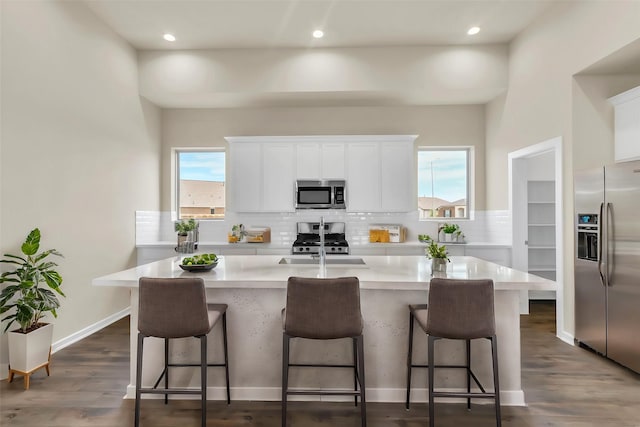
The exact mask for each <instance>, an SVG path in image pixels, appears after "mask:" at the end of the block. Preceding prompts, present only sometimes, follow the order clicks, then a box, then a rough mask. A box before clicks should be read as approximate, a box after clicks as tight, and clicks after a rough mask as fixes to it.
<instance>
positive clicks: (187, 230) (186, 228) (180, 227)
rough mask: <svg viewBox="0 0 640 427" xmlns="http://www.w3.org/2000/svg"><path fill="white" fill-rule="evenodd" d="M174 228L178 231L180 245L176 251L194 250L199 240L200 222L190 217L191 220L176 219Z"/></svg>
mask: <svg viewBox="0 0 640 427" xmlns="http://www.w3.org/2000/svg"><path fill="white" fill-rule="evenodd" d="M174 230H175V231H176V232H177V233H178V247H177V248H176V251H178V252H188V253H191V252H193V248H194V247H196V248H197V246H195V244H196V243H197V241H198V236H197V233H198V223H197V222H196V220H195V219H193V218H190V219H189V220H187V221H185V220H180V221H176V223H175V224H174ZM188 243H191V248H190V250H189V248H188V246H189V245H188Z"/></svg>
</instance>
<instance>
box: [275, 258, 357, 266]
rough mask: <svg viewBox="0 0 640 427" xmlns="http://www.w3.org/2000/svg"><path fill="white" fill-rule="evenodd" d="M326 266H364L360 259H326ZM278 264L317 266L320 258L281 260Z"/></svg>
mask: <svg viewBox="0 0 640 427" xmlns="http://www.w3.org/2000/svg"><path fill="white" fill-rule="evenodd" d="M325 263H326V265H365V262H364V260H363V259H362V258H326V259H325ZM278 264H290V265H319V264H320V258H281V259H280V261H279V262H278Z"/></svg>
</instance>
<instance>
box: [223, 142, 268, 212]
mask: <svg viewBox="0 0 640 427" xmlns="http://www.w3.org/2000/svg"><path fill="white" fill-rule="evenodd" d="M261 145H262V144H259V143H257V142H248V143H242V144H231V146H230V149H229V150H230V159H229V169H230V171H229V173H230V176H231V182H230V183H229V191H228V192H227V194H228V195H230V196H231V197H230V198H231V204H230V206H229V210H230V211H233V212H259V211H260V210H261V209H262V185H260V183H261V182H262V150H261Z"/></svg>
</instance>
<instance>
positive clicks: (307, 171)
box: [296, 143, 323, 179]
mask: <svg viewBox="0 0 640 427" xmlns="http://www.w3.org/2000/svg"><path fill="white" fill-rule="evenodd" d="M321 158H323V156H322V147H321V145H320V144H318V143H299V144H296V179H322V178H323V176H322V163H321V160H320V159H321Z"/></svg>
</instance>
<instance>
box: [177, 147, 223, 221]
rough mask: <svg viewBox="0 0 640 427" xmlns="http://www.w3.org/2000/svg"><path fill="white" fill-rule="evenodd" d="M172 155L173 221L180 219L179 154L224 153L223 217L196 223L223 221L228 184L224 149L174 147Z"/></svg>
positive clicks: (205, 219) (201, 219) (200, 219)
mask: <svg viewBox="0 0 640 427" xmlns="http://www.w3.org/2000/svg"><path fill="white" fill-rule="evenodd" d="M172 151H173V155H172V156H171V160H172V167H171V170H172V172H173V173H172V175H173V178H172V185H171V189H172V193H173V194H172V197H171V199H172V205H173V206H172V207H173V209H172V211H173V215H172V217H173V218H172V219H173V220H174V221H176V220H180V219H182V218H181V217H180V154H181V153H206V152H208V153H211V152H214V153H224V189H225V195H224V204H225V206H224V215H223V216H222V217H220V218H198V219H197V220H198V221H224V220H225V218H226V215H227V182H228V174H227V170H228V168H227V166H228V162H227V159H228V153H227V149H226V148H225V147H174V148H172Z"/></svg>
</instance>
